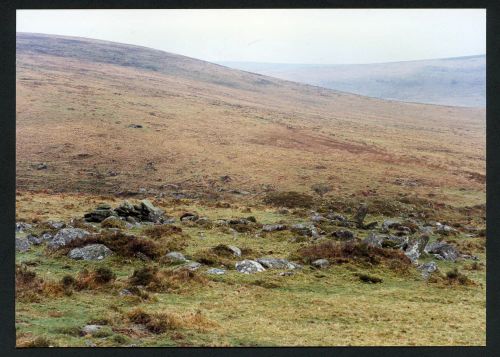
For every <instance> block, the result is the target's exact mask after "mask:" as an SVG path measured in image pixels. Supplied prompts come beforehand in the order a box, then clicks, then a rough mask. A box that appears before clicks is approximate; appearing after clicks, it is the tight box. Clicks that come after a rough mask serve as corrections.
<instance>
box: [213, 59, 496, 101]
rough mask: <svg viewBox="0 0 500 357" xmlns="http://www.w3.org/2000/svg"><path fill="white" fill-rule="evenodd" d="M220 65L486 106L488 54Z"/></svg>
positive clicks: (401, 96)
mask: <svg viewBox="0 0 500 357" xmlns="http://www.w3.org/2000/svg"><path fill="white" fill-rule="evenodd" d="M220 64H223V65H226V66H229V67H232V68H237V69H241V70H245V71H249V72H255V73H260V74H264V75H268V76H272V77H276V78H282V79H287V80H291V81H296V82H301V83H308V84H312V85H317V86H321V87H325V88H330V89H336V90H341V91H346V92H351V93H356V94H360V95H366V96H370V97H375V98H383V99H394V100H400V101H404V102H418V103H430V104H441V105H453V106H462V107H485V106H486V56H485V55H478V56H466V57H453V58H442V59H430V60H419V61H403V62H388V63H372V64H344V65H327V64H325V65H315V64H287V63H259V62H220Z"/></svg>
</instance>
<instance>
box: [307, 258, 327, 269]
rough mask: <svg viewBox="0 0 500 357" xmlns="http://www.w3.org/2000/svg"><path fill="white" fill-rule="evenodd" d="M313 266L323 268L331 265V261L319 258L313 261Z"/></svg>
mask: <svg viewBox="0 0 500 357" xmlns="http://www.w3.org/2000/svg"><path fill="white" fill-rule="evenodd" d="M311 265H312V266H313V267H316V268H319V269H323V268H326V267H328V266H329V265H330V262H329V261H328V260H326V259H317V260H315V261H313V262H312V263H311Z"/></svg>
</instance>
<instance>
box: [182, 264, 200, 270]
mask: <svg viewBox="0 0 500 357" xmlns="http://www.w3.org/2000/svg"><path fill="white" fill-rule="evenodd" d="M201 266H202V264H201V263H198V262H189V263H187V264H186V265H184V268H186V269H188V270H191V271H195V270H198V269H199V268H201Z"/></svg>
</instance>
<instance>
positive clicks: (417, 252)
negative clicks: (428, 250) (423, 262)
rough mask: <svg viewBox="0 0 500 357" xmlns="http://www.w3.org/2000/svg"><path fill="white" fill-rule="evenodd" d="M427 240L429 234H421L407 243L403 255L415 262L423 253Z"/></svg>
mask: <svg viewBox="0 0 500 357" xmlns="http://www.w3.org/2000/svg"><path fill="white" fill-rule="evenodd" d="M428 242H429V236H426V235H422V236H421V237H419V238H417V239H415V240H414V241H412V242H410V243H408V246H407V248H406V250H405V255H406V256H407V257H408V258H410V260H411V261H412V262H413V263H416V262H417V260H418V258H420V256H421V255H422V253H424V249H425V246H426V245H427V243H428Z"/></svg>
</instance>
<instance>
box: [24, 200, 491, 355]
mask: <svg viewBox="0 0 500 357" xmlns="http://www.w3.org/2000/svg"><path fill="white" fill-rule="evenodd" d="M101 201H103V198H102V197H93V196H85V197H84V198H82V197H81V196H74V195H65V196H64V197H60V196H55V195H48V194H46V195H43V194H36V195H32V194H21V195H19V196H18V202H17V205H18V207H19V208H21V215H22V216H23V217H24V214H26V213H23V211H25V212H36V211H40V212H43V211H45V212H46V213H45V214H44V215H43V216H42V218H44V219H68V218H69V217H71V216H78V215H79V214H80V212H86V211H88V210H90V209H91V208H93V207H95V205H96V204H97V203H98V202H101ZM104 201H105V202H108V203H110V204H111V205H113V206H114V205H116V204H117V203H118V202H119V200H117V199H104ZM155 203H156V204H159V205H160V206H161V207H162V208H164V209H165V210H166V211H167V213H168V214H170V215H174V216H177V215H179V214H180V213H181V212H183V211H186V210H187V211H192V210H195V211H198V212H199V213H201V214H206V215H207V216H208V217H210V218H211V219H217V218H223V217H224V218H227V217H245V216H247V215H248V214H252V215H254V216H255V217H256V218H257V220H258V221H259V222H262V223H273V222H277V221H279V220H283V221H284V222H286V223H294V222H301V221H305V220H306V219H304V218H301V217H294V216H290V215H284V214H278V213H276V212H275V210H273V209H269V208H266V207H262V206H261V207H254V208H253V209H252V213H243V211H242V210H243V208H245V206H242V205H233V206H232V207H231V208H220V209H217V208H213V207H206V206H203V205H201V204H200V203H199V202H192V201H190V200H184V201H181V202H179V201H175V202H174V201H168V200H167V201H165V200H161V201H156V202H155ZM65 205H66V207H64V206H65ZM381 218H382V217H377V216H370V217H368V220H369V221H370V220H372V219H381ZM178 225H179V224H178ZM180 226H181V227H182V229H183V231H184V233H187V234H188V235H189V236H190V237H191V238H190V239H189V245H188V247H187V248H186V249H185V254H186V256H188V257H189V256H192V255H194V254H195V253H196V252H199V251H203V250H205V249H207V248H209V247H214V246H216V245H217V244H220V243H224V244H234V245H237V246H239V247H241V248H250V249H252V250H253V253H252V256H251V258H258V257H261V256H275V257H287V256H288V255H289V254H290V253H292V252H294V251H295V250H296V249H298V248H299V247H301V246H304V245H306V243H289V242H288V239H289V238H290V237H292V236H293V235H292V234H290V233H289V232H276V233H274V234H270V235H268V236H266V237H264V238H257V237H255V236H254V235H253V233H250V234H239V235H238V236H237V238H234V237H233V235H232V234H230V233H224V232H223V231H220V230H218V229H215V228H214V229H211V230H203V229H200V228H199V227H196V226H194V227H192V226H190V225H187V224H180ZM200 231H203V232H204V237H203V238H200V235H199V232H200ZM367 233H368V232H366V231H360V232H358V235H359V236H361V237H364V236H366V234H367ZM135 234H141V233H140V230H139V231H137V229H135ZM435 238H437V237H435V236H433V239H435ZM455 239H458V240H459V241H460V242H461V243H464V242H470V243H473V244H475V242H477V241H478V238H466V237H464V236H462V235H461V236H459V237H457V238H455ZM271 252H272V253H271ZM474 254H477V255H478V256H479V257H480V259H481V261H484V258H485V255H484V252H481V251H474ZM16 261H17V262H18V263H23V262H24V263H29V264H30V265H31V269H33V270H34V271H36V272H37V273H38V275H39V276H41V277H43V278H44V279H46V280H48V281H58V280H60V279H61V278H62V277H63V276H64V275H67V274H70V275H72V276H76V275H77V273H78V272H79V271H81V270H82V269H83V268H88V269H92V268H93V267H99V266H105V267H110V268H111V269H112V270H113V271H114V272H115V273H116V274H117V281H116V282H115V283H114V285H113V287H112V288H103V289H101V290H90V291H88V290H83V291H81V292H74V293H73V295H72V296H70V297H65V296H62V297H57V298H54V297H46V298H42V300H41V301H40V302H39V303H33V302H17V304H16V311H17V312H16V319H17V324H16V326H17V336H18V344H22V343H23V341H26V340H28V341H29V340H30V339H32V338H33V337H34V336H45V337H47V338H48V339H49V340H50V341H51V342H52V343H53V344H55V345H58V346H85V343H86V342H85V341H88V342H92V343H95V344H96V345H97V346H119V345H128V344H136V345H137V346H304V345H307V346H338V345H356V346H360V345H361V346H363V345H386V346H391V345H403V346H404V345H406V346H407V345H484V344H485V328H486V327H485V319H486V317H485V314H486V310H485V286H484V284H485V270H484V269H483V270H480V271H468V270H464V267H467V266H470V264H471V263H470V262H467V261H463V262H460V263H457V264H452V263H447V262H443V261H438V262H437V263H438V266H439V268H440V269H441V271H442V272H443V273H444V272H447V271H449V270H451V269H452V268H454V267H458V268H459V269H460V270H461V271H462V272H463V273H465V274H466V275H467V276H468V277H469V278H470V279H472V280H473V281H474V282H475V284H477V285H474V286H459V285H443V284H440V283H426V282H425V281H423V280H422V279H421V278H420V276H419V274H418V272H417V271H416V270H411V271H410V272H409V273H408V274H403V275H401V274H400V273H397V272H394V271H392V270H389V269H386V268H376V269H374V268H373V267H368V266H363V265H357V264H344V265H339V266H333V267H331V268H329V269H326V270H321V271H318V270H313V269H311V268H310V267H308V266H305V267H304V269H303V270H302V271H301V272H299V273H296V274H295V275H293V276H287V277H280V276H278V273H279V272H280V270H268V271H266V272H264V273H259V274H254V275H249V276H247V275H244V274H240V273H237V272H236V271H234V270H228V272H227V274H226V275H224V276H216V277H210V278H209V281H208V282H207V283H206V284H203V285H199V284H194V283H189V282H188V283H186V284H185V285H184V286H183V288H182V289H181V290H180V291H178V292H171V293H150V299H149V300H144V301H141V300H140V299H137V298H130V297H122V296H119V295H118V292H119V290H120V289H121V287H123V286H124V285H125V284H126V282H127V278H128V277H129V276H130V275H131V274H132V272H133V270H134V269H135V268H139V267H141V266H143V265H144V264H145V263H143V262H141V261H140V260H138V259H131V260H123V259H120V258H117V257H111V258H107V259H106V260H105V261H102V262H83V261H74V260H71V259H68V258H66V257H62V258H56V257H47V255H46V254H45V253H44V250H43V248H36V249H34V250H32V251H31V252H28V253H24V254H18V255H17V257H16ZM425 261H426V260H423V262H425ZM148 264H151V263H148ZM152 264H153V265H158V263H156V262H153V263H152ZM163 268H165V266H163ZM167 269H168V267H167ZM206 269H207V267H204V268H202V269H201V271H202V273H201V275H204V273H203V272H204V271H205V270H206ZM356 273H367V274H370V275H376V276H378V277H381V278H382V279H383V283H382V284H376V285H374V284H365V283H362V282H360V281H359V279H358V278H357V277H356V275H355V274H356ZM137 307H141V308H143V309H144V310H146V311H148V312H153V311H167V312H169V313H173V314H176V315H177V316H179V317H180V318H181V319H182V320H183V321H185V320H187V319H188V317H189V316H190V314H193V313H196V311H199V313H200V314H201V315H202V316H203V317H204V319H206V320H208V321H209V322H212V323H214V325H211V326H210V327H206V326H205V324H201V325H200V323H191V324H187V325H186V326H183V327H181V328H179V329H176V330H174V331H170V332H167V333H165V334H161V335H154V334H151V333H147V332H141V330H140V329H137V327H135V326H134V325H131V324H130V323H129V322H128V321H127V318H126V316H127V313H128V312H130V311H132V310H133V309H134V308H137ZM96 319H101V320H102V319H107V320H108V324H109V325H110V327H111V328H112V331H113V332H112V333H111V336H107V337H90V338H82V337H78V336H71V335H68V332H67V331H68V330H69V331H71V330H74V329H76V330H78V329H80V328H81V327H82V326H84V325H85V324H87V323H90V322H91V321H92V320H96ZM64 329H66V330H64ZM436 331H439V333H436ZM117 335H119V336H121V337H120V340H115V339H116V336H117ZM117 341H119V342H117Z"/></svg>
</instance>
